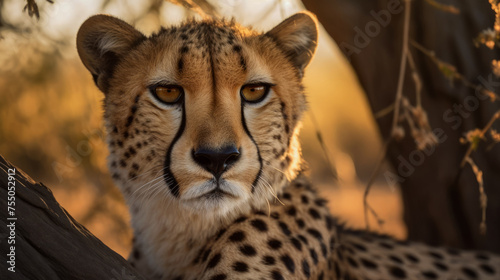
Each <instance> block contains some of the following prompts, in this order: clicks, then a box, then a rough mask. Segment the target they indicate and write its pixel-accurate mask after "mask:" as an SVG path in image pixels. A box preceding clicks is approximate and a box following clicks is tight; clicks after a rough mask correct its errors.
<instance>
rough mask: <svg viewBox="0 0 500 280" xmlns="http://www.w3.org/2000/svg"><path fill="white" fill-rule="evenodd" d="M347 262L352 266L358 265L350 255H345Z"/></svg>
mask: <svg viewBox="0 0 500 280" xmlns="http://www.w3.org/2000/svg"><path fill="white" fill-rule="evenodd" d="M347 262H348V263H349V264H350V265H351V266H352V267H356V268H357V267H358V266H359V265H358V262H357V261H356V260H354V259H353V258H351V257H347Z"/></svg>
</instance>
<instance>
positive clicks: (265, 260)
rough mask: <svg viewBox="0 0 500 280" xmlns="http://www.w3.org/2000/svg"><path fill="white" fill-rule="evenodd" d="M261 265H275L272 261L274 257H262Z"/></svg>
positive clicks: (274, 261)
mask: <svg viewBox="0 0 500 280" xmlns="http://www.w3.org/2000/svg"><path fill="white" fill-rule="evenodd" d="M262 263H263V264H265V265H274V264H275V263H276V260H275V259H274V257H271V256H264V257H263V258H262Z"/></svg>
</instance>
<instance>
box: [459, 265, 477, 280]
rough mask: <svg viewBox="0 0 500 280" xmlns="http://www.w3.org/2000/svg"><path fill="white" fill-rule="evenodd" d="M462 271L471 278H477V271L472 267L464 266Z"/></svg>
mask: <svg viewBox="0 0 500 280" xmlns="http://www.w3.org/2000/svg"><path fill="white" fill-rule="evenodd" d="M462 272H463V273H464V274H465V275H466V276H467V277H469V278H471V279H477V272H476V271H474V270H473V269H472V268H469V267H463V268H462Z"/></svg>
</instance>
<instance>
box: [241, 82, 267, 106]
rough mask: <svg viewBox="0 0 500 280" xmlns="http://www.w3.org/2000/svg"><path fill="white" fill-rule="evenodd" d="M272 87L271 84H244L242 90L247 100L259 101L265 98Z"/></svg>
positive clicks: (251, 101)
mask: <svg viewBox="0 0 500 280" xmlns="http://www.w3.org/2000/svg"><path fill="white" fill-rule="evenodd" d="M270 88H271V85H270V84H249V85H244V86H243V87H242V88H241V91H240V92H241V96H242V97H243V99H244V100H245V101H247V102H250V103H257V102H260V101H262V100H264V98H265V97H266V95H267V93H268V92H269V89H270Z"/></svg>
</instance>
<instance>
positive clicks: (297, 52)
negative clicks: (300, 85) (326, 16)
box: [266, 12, 318, 75]
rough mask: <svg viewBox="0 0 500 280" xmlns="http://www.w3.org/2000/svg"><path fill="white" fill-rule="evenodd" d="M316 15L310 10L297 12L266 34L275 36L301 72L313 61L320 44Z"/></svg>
mask: <svg viewBox="0 0 500 280" xmlns="http://www.w3.org/2000/svg"><path fill="white" fill-rule="evenodd" d="M316 22H317V21H316V16H315V15H313V14H312V13H310V12H301V13H297V14H295V15H293V16H291V17H289V18H287V19H285V20H284V21H282V22H281V23H280V24H279V25H278V26H276V27H274V28H273V29H272V30H271V31H269V32H267V33H266V35H268V36H271V37H273V38H274V39H275V40H276V42H277V43H278V45H279V46H280V47H281V48H282V49H283V51H284V52H285V54H286V55H287V56H288V58H289V59H290V60H291V61H292V63H293V64H294V66H295V67H297V68H298V69H299V72H300V74H301V75H302V74H303V73H304V68H305V67H306V66H307V64H309V62H310V61H311V59H312V57H313V55H314V52H315V51H316V46H317V45H318V25H317V23H316Z"/></svg>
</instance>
